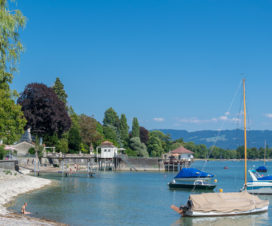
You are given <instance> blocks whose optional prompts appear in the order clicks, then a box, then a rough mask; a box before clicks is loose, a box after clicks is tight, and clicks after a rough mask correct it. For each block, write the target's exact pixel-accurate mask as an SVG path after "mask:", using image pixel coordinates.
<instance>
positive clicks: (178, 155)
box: [164, 146, 194, 161]
mask: <svg viewBox="0 0 272 226" xmlns="http://www.w3.org/2000/svg"><path fill="white" fill-rule="evenodd" d="M193 154H194V152H192V151H190V150H188V149H186V148H184V147H183V146H181V147H179V148H177V149H175V150H173V151H170V152H169V153H167V154H165V155H164V158H175V159H178V160H189V161H191V160H192V159H193V158H194V156H193Z"/></svg>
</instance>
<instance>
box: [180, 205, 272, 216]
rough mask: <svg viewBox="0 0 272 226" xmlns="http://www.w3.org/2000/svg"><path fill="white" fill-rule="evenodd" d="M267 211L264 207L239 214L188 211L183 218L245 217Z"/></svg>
mask: <svg viewBox="0 0 272 226" xmlns="http://www.w3.org/2000/svg"><path fill="white" fill-rule="evenodd" d="M266 211H268V206H265V207H263V208H258V209H254V210H249V211H240V212H229V213H224V212H197V211H191V210H188V211H187V212H185V214H184V216H187V217H215V216H234V215H247V214H254V213H263V212H266Z"/></svg>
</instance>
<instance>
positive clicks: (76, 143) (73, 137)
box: [68, 127, 81, 153]
mask: <svg viewBox="0 0 272 226" xmlns="http://www.w3.org/2000/svg"><path fill="white" fill-rule="evenodd" d="M80 144H81V137H80V133H79V129H78V128H76V127H72V128H71V129H70V131H69V135H68V147H69V152H71V153H75V152H79V151H80Z"/></svg>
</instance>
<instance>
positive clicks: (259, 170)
mask: <svg viewBox="0 0 272 226" xmlns="http://www.w3.org/2000/svg"><path fill="white" fill-rule="evenodd" d="M256 171H257V172H264V173H266V172H267V168H266V167H265V166H260V167H258V168H257V169H256Z"/></svg>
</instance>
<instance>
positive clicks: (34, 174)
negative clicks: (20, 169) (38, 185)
mask: <svg viewBox="0 0 272 226" xmlns="http://www.w3.org/2000/svg"><path fill="white" fill-rule="evenodd" d="M34 175H35V176H36V158H35V161H34Z"/></svg>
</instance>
